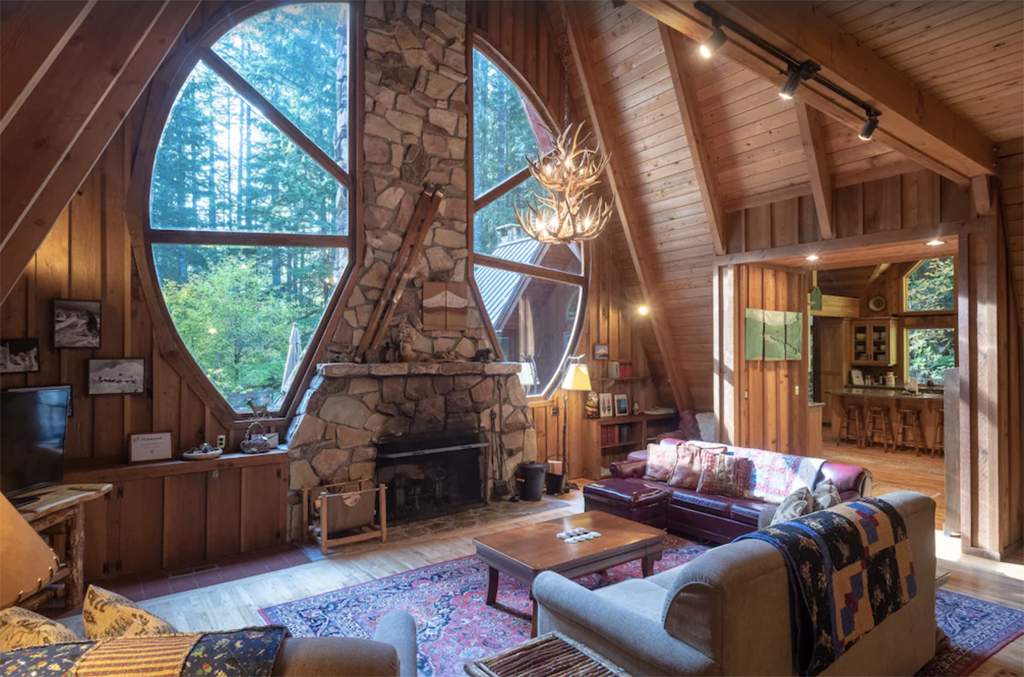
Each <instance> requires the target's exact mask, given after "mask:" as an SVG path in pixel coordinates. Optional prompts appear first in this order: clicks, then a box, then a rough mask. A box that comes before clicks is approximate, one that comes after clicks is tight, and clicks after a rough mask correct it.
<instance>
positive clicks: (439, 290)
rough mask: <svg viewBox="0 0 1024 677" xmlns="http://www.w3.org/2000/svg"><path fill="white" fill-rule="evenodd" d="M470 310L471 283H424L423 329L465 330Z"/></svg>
mask: <svg viewBox="0 0 1024 677" xmlns="http://www.w3.org/2000/svg"><path fill="white" fill-rule="evenodd" d="M468 311H469V285H468V284H466V283H463V282H424V283H423V330H424V331H464V330H465V329H466V327H467V322H466V316H467V314H468Z"/></svg>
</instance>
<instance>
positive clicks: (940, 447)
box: [932, 409, 946, 456]
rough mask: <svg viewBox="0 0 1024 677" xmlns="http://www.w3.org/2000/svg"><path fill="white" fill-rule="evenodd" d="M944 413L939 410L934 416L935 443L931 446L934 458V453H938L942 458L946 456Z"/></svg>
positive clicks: (942, 410)
mask: <svg viewBox="0 0 1024 677" xmlns="http://www.w3.org/2000/svg"><path fill="white" fill-rule="evenodd" d="M945 423H946V412H945V410H944V409H939V410H938V412H936V416H935V442H934V443H933V444H932V456H935V452H939V453H940V454H942V455H943V456H945V455H946V426H945Z"/></svg>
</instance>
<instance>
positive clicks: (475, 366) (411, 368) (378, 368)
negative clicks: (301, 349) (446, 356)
mask: <svg viewBox="0 0 1024 677" xmlns="http://www.w3.org/2000/svg"><path fill="white" fill-rule="evenodd" d="M521 368H522V365H521V364H520V363H519V362H396V363H386V364H385V363H380V364H359V363H356V362H330V363H326V364H318V365H317V367H316V371H317V374H319V375H320V376H324V377H326V378H353V377H374V376H376V377H378V378H387V377H389V376H429V375H441V376H464V375H468V374H482V375H486V376H497V375H503V376H507V375H511V374H518V373H519V370H520V369H521Z"/></svg>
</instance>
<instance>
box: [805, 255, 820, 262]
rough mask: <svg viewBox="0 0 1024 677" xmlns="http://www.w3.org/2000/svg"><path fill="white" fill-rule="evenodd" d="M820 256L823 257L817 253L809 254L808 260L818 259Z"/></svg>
mask: <svg viewBox="0 0 1024 677" xmlns="http://www.w3.org/2000/svg"><path fill="white" fill-rule="evenodd" d="M820 258H821V257H820V256H818V255H817V254H808V255H807V260H808V261H817V260H818V259H820Z"/></svg>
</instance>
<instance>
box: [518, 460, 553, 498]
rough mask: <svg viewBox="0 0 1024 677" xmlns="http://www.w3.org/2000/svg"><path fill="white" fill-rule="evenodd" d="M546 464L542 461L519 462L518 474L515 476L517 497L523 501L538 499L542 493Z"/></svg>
mask: <svg viewBox="0 0 1024 677" xmlns="http://www.w3.org/2000/svg"><path fill="white" fill-rule="evenodd" d="M546 471H547V466H546V465H544V464H543V463H520V464H519V476H518V477H517V478H516V482H517V486H518V489H519V498H521V499H522V500H524V501H539V500H541V498H542V496H543V493H544V473H545V472H546Z"/></svg>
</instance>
